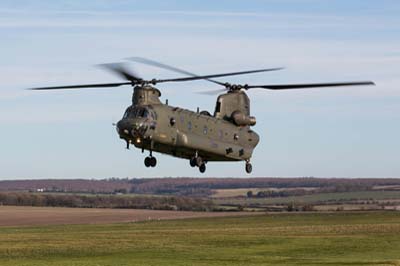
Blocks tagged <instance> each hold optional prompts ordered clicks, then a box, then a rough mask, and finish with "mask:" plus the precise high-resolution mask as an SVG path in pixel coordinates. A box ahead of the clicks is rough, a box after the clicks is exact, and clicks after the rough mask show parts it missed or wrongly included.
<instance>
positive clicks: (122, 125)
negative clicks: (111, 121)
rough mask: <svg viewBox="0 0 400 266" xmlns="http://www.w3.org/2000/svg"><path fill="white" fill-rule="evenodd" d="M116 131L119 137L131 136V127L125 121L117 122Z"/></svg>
mask: <svg viewBox="0 0 400 266" xmlns="http://www.w3.org/2000/svg"><path fill="white" fill-rule="evenodd" d="M116 129H117V132H118V134H119V135H120V136H121V137H127V136H129V135H130V134H131V132H132V129H133V126H132V124H131V123H129V121H127V120H126V119H122V120H120V121H118V123H117V126H116Z"/></svg>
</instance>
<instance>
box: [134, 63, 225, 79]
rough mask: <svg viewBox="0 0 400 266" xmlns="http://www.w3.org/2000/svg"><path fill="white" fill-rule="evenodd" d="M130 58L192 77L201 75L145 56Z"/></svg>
mask: <svg viewBox="0 0 400 266" xmlns="http://www.w3.org/2000/svg"><path fill="white" fill-rule="evenodd" d="M128 60H131V61H134V62H138V63H142V64H145V65H149V66H154V67H158V68H163V69H167V70H170V71H172V72H176V73H180V74H184V75H188V76H191V77H197V76H199V75H197V74H194V73H192V72H189V71H186V70H183V69H180V68H177V67H174V66H171V65H167V64H164V63H161V62H157V61H154V60H151V59H147V58H144V57H130V58H128ZM205 80H207V81H210V82H213V83H216V84H219V85H222V86H224V83H223V82H220V81H216V80H212V79H209V78H205Z"/></svg>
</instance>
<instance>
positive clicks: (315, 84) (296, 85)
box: [244, 81, 375, 90]
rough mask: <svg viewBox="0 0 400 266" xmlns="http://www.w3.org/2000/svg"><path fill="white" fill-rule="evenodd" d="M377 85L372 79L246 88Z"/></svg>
mask: <svg viewBox="0 0 400 266" xmlns="http://www.w3.org/2000/svg"><path fill="white" fill-rule="evenodd" d="M362 85H375V83H373V82H372V81H360V82H336V83H309V84H278V85H248V86H245V87H244V88H245V89H256V88H260V89H268V90H290V89H307V88H320V87H341V86H362Z"/></svg>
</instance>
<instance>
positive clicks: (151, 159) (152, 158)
mask: <svg viewBox="0 0 400 266" xmlns="http://www.w3.org/2000/svg"><path fill="white" fill-rule="evenodd" d="M156 165H157V159H156V157H150V166H151V167H156Z"/></svg>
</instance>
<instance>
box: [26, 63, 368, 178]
mask: <svg viewBox="0 0 400 266" xmlns="http://www.w3.org/2000/svg"><path fill="white" fill-rule="evenodd" d="M129 60H131V61H134V62H138V63H142V64H147V65H151V66H154V67H159V68H163V69H167V70H170V71H173V72H177V73H180V74H184V75H185V77H180V78H171V79H151V80H145V79H142V78H141V77H139V76H138V75H136V74H134V73H132V72H129V71H128V70H127V69H126V68H125V66H124V65H123V64H122V63H114V64H104V65H102V66H104V67H105V68H106V69H108V70H110V71H112V72H113V73H116V74H117V75H119V76H120V77H122V78H123V79H125V80H126V81H124V82H118V83H100V84H84V85H69V86H56V87H40V88H31V90H57V89H82V88H104V87H119V86H124V85H130V86H132V87H133V96H132V105H130V106H129V107H128V108H127V109H126V111H125V113H124V115H123V117H122V119H121V120H120V121H118V123H117V124H116V129H117V132H118V134H119V137H120V138H121V139H123V140H124V141H126V148H127V149H129V147H130V145H131V144H133V145H134V146H135V147H136V148H139V149H141V150H142V153H143V152H144V151H145V150H148V151H149V156H147V157H146V158H145V159H144V164H145V166H146V167H155V166H156V164H157V160H156V157H154V156H153V152H159V153H163V154H169V155H172V156H174V157H178V158H183V159H188V160H189V162H190V166H192V167H198V168H199V170H200V172H201V173H204V172H205V171H206V164H207V162H211V161H244V162H245V170H246V172H247V173H251V172H252V165H251V163H250V159H251V157H252V153H253V150H254V149H255V147H256V146H257V144H258V142H259V135H258V134H257V133H256V132H254V131H253V130H252V129H251V127H252V126H254V125H255V124H256V118H255V117H254V116H251V115H250V99H249V97H248V96H247V95H246V91H247V90H250V89H268V90H290V89H303V88H317V87H337V86H356V85H374V83H373V82H371V81H361V82H341V83H311V84H279V85H248V84H244V85H242V84H231V83H225V82H220V81H217V80H214V79H213V78H220V77H226V76H234V75H244V74H251V73H260V72H267V71H276V70H280V69H282V68H269V69H258V70H249V71H240V72H231V73H222V74H211V75H196V74H193V73H191V72H188V71H186V70H182V69H179V68H176V67H173V66H170V65H166V64H163V63H160V62H157V61H154V60H149V59H146V58H142V57H133V58H129ZM193 80H206V81H209V82H212V83H214V84H217V85H219V86H222V87H223V89H222V90H220V91H219V92H220V93H221V94H220V95H219V96H218V98H217V101H216V105H215V111H214V114H210V113H209V112H207V111H201V112H200V111H199V110H197V111H196V112H194V111H190V110H186V109H183V108H180V107H173V106H169V105H168V102H166V103H165V104H163V103H162V102H161V101H160V96H161V92H160V90H159V89H157V88H156V87H155V85H157V84H159V83H164V82H185V81H193Z"/></svg>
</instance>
